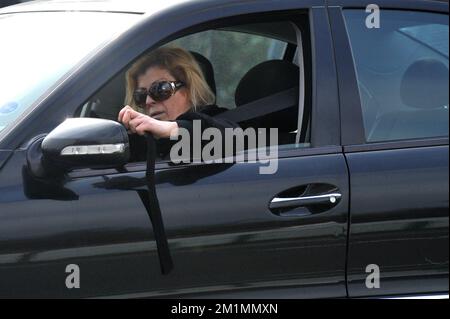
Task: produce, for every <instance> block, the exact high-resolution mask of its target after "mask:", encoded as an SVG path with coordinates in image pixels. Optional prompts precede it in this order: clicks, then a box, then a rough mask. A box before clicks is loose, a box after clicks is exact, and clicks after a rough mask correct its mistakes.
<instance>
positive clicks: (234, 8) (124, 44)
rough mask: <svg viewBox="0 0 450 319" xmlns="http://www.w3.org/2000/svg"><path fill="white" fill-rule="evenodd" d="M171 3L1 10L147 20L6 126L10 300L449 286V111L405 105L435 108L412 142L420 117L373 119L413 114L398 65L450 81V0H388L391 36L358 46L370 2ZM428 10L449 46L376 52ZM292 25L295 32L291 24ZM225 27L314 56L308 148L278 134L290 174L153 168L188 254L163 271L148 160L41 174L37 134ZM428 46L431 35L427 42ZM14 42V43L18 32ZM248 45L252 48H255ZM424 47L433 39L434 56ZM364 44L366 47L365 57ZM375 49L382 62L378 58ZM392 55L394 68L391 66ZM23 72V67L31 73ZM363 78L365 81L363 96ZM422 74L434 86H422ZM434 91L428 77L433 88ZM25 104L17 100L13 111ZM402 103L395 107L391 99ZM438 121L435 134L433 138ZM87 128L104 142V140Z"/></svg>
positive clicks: (395, 292)
mask: <svg viewBox="0 0 450 319" xmlns="http://www.w3.org/2000/svg"><path fill="white" fill-rule="evenodd" d="M175 2H176V3H174V5H173V6H168V7H167V8H165V9H160V8H154V5H153V6H149V5H147V6H149V7H150V8H149V9H148V10H147V9H146V5H145V4H144V5H143V6H142V7H140V6H137V7H133V6H132V5H131V4H128V5H127V4H124V3H122V4H120V3H118V2H117V3H116V2H114V1H112V2H110V1H105V2H99V1H92V2H90V1H86V2H82V3H79V4H73V3H70V2H65V1H54V2H52V1H40V2H37V3H29V4H22V5H20V6H12V7H8V8H5V9H3V10H0V21H1V20H2V19H1V18H2V17H7V16H20V15H24V16H25V15H30V14H34V15H35V16H37V15H39V14H44V12H45V14H55V15H56V14H59V15H61V14H64V13H66V14H70V13H69V12H72V13H73V12H79V13H89V12H90V13H91V14H103V15H105V14H106V15H107V14H110V15H117V16H119V15H129V16H133V17H134V16H135V17H136V20H139V21H138V22H137V23H134V24H132V25H131V26H129V27H126V28H125V27H124V28H123V30H122V31H121V32H120V33H119V34H118V35H117V36H116V37H114V38H112V39H109V40H108V41H105V42H102V43H98V44H99V45H100V44H101V46H99V47H97V48H96V49H95V50H91V51H89V54H87V55H85V56H83V57H82V58H80V59H79V60H78V62H77V63H75V64H74V65H73V67H71V68H70V69H68V70H67V72H66V73H64V74H62V75H61V77H59V78H58V79H57V80H55V81H54V82H52V84H51V85H50V86H49V87H48V88H46V90H44V92H42V94H41V95H39V96H38V97H37V98H36V99H35V100H33V102H32V103H30V105H29V107H27V108H26V110H25V111H23V113H22V114H21V115H20V116H17V118H14V121H11V122H10V123H6V124H5V125H3V126H4V128H3V130H2V131H0V297H3V298H14V297H44V298H47V297H68V298H72V297H185V296H190V297H192V296H193V297H211V296H212V297H219V298H221V297H238V298H239V297H242V298H245V297H252V298H265V297H270V298H317V297H368V296H379V297H380V296H393V297H395V296H405V295H406V296H409V295H414V296H417V295H429V294H431V295H433V294H448V267H449V265H448V252H449V249H448V243H449V239H448V231H449V228H448V225H449V220H448V217H449V213H448V206H449V204H448V203H449V200H448V196H449V195H448V194H449V192H448V182H449V176H448V118H447V121H446V122H445V121H444V120H443V123H442V124H435V123H436V120H435V119H442V118H443V117H442V116H437V117H436V116H435V115H434V113H433V114H431V113H430V111H429V109H427V110H426V111H422V110H420V112H422V113H420V114H416V113H417V112H419V111H417V112H416V109H414V110H411V111H409V109H408V116H409V117H412V118H414V119H412V120H411V121H412V122H409V123H416V122H414V121H416V118H421V119H425V120H424V121H425V124H423V125H422V124H420V125H422V126H423V130H421V131H420V130H419V131H417V130H413V131H414V132H413V133H411V135H405V136H404V137H403V136H402V135H401V134H403V132H406V131H407V130H404V129H403V128H399V133H398V134H400V136H398V134H397V133H395V134H394V133H392V132H393V131H392V130H395V129H396V127H398V126H396V125H397V124H392V123H391V122H389V123H390V124H389V125H391V126H389V127H390V128H389V130H390V131H389V132H391V133H392V134H393V137H392V138H391V137H390V136H383V137H379V136H377V127H383V130H382V133H383V134H385V133H386V132H388V129H386V128H385V125H387V124H385V122H386V121H387V120H386V121H385V120H383V119H386V118H388V117H389V116H391V115H389V114H397V113H398V114H400V115H398V114H397V115H398V116H399V117H400V118H402V116H403V114H404V113H401V112H403V111H401V110H400V111H398V112H397V111H396V106H395V105H396V103H397V104H399V103H400V102H397V100H396V98H397V96H396V93H392V92H390V91H389V90H387V89H386V88H385V87H384V86H383V85H384V83H388V84H389V87H391V88H396V87H397V86H398V85H397V84H396V83H397V82H395V81H394V80H392V79H394V77H395V76H397V73H398V74H406V70H408V69H409V67H410V66H411V65H413V64H414V63H416V62H417V61H419V62H417V63H421V61H422V59H423V58H424V56H425V57H426V58H429V59H434V60H433V61H435V60H437V61H438V62H439V61H441V62H442V61H443V62H442V63H444V65H446V67H447V71H446V72H447V83H448V2H446V1H426V0H410V1H403V0H402V1H400V0H395V1H394V0H391V1H385V0H378V1H377V4H378V5H379V7H380V8H381V28H380V30H379V31H376V30H374V32H379V33H377V34H376V35H374V38H373V39H371V40H370V41H372V40H373V41H372V42H370V43H374V47H373V48H368V47H367V45H366V44H361V45H354V43H357V41H363V40H362V39H364V35H361V34H358V32H359V31H358V30H359V29H358V27H355V28H354V30H355V31H354V32H353V31H352V30H353V29H352V26H353V25H357V24H358V23H359V22H358V21H360V23H361V29H363V28H365V26H364V18H361V17H366V16H367V15H368V14H370V12H369V13H367V12H366V11H365V10H366V7H367V5H368V4H369V2H367V1H362V0H348V1H346V0H329V1H324V0H304V1H292V0H258V1H228V0H210V1H187V2H184V1H175ZM31 12H33V13H31ZM99 12H102V13H99ZM108 12H110V13H108ZM144 12H146V13H145V14H144V15H143V13H144ZM402 14H403V15H407V16H408V17H407V18H405V21H406V22H404V25H402V26H401V28H400V29H398V28H397V26H395V25H394V21H403V20H402V19H398V17H397V16H396V15H400V16H401V17H403V16H402ZM414 14H418V15H419V16H418V17H420V18H422V14H425V16H424V17H425V18H424V20H426V23H425V22H424V24H423V25H434V24H435V23H434V22H429V21H428V20H427V19H431V20H432V19H434V17H436V19H437V20H439V21H441V20H443V21H444V22H439V23H440V25H444V26H445V21H447V42H446V43H445V41H444V43H439V45H440V46H442V45H443V46H444V49H445V45H446V48H447V52H442V51H439V50H438V49H437V48H436V46H437V45H436V44H435V43H436V41H437V40H436V41H435V42H433V43H431V44H430V43H428V42H426V43H422V42H420V41H419V40H420V39H421V38H414V41H415V42H414V43H415V44H414V48H413V47H412V46H411V48H409V47H408V51H407V52H404V53H402V52H401V46H400V49H399V48H397V47H395V49H392V52H393V54H397V53H396V52H400V53H398V57H397V56H396V57H397V60H396V59H394V58H392V57H390V56H385V57H380V56H379V53H377V54H378V55H377V54H372V55H371V52H372V53H373V52H375V51H376V52H379V50H378V51H377V50H376V49H375V48H376V47H380V46H384V45H386V46H387V47H388V46H389V43H390V42H388V41H387V40H386V39H391V38H389V37H392V36H394V35H396V36H398V35H399V34H400V33H402V38H401V40H402V41H404V42H399V41H398V40H393V41H392V43H402V45H403V43H404V45H405V47H406V46H407V45H409V43H410V42H406V41H407V40H406V38H408V39H410V38H412V37H415V36H417V34H418V33H417V32H416V33H414V34H413V35H412V33H413V31H411V28H414V27H416V24H414V23H413V22H411V21H416V20H414V19H416V16H415V15H414ZM391 15H392V19H391ZM411 15H412V16H411ZM26 17H29V16H26ZM383 19H386V20H383ZM417 19H418V18H417ZM445 19H447V20H445ZM81 21H82V20H80V22H81ZM355 21H356V22H355ZM291 22H294V23H295V24H296V26H297V28H293V30H294V31H289V32H284V31H283V30H284V29H283V28H284V26H285V25H288V24H289V23H291ZM279 23H284V24H282V25H281V24H279ZM383 23H385V24H383ZM436 23H437V22H436ZM410 25H411V26H410ZM267 26H273V27H267ZM388 26H389V27H388ZM0 27H1V26H0ZM383 27H385V28H386V29H383ZM389 28H392V29H393V30H394V29H395V28H397V29H395V30H396V31H395V32H394V33H392V34H389V35H388V36H389V37H386V38H384V34H382V32H384V31H383V30H388V29H389ZM408 28H410V29H408ZM216 29H220V30H221V32H228V31H229V32H231V31H232V32H238V33H239V32H240V33H244V34H250V35H252V34H254V35H258V36H263V37H267V38H271V37H273V38H276V39H277V40H279V41H281V42H283V43H284V50H283V52H282V55H281V56H280V58H281V59H283V60H287V61H290V62H293V61H295V60H296V59H298V58H299V56H300V57H303V62H304V65H303V68H302V67H301V68H300V69H301V70H303V71H302V72H301V73H302V75H301V79H302V80H303V82H302V81H301V83H302V85H304V86H303V88H304V92H305V93H304V94H303V98H304V100H303V102H304V105H305V106H304V112H303V116H304V117H303V121H299V122H301V127H297V129H299V130H300V131H302V130H303V129H304V128H305V131H304V133H305V134H304V136H303V138H302V142H304V143H303V144H304V145H303V147H298V145H297V146H293V145H294V144H295V143H290V144H289V143H288V144H287V146H286V145H284V146H285V147H280V149H279V154H278V170H277V172H276V173H275V174H272V175H261V174H259V167H260V166H259V165H258V164H257V163H244V162H238V163H233V164H226V163H224V164H202V163H193V164H184V165H177V166H173V165H170V163H167V162H159V163H157V164H156V175H155V178H156V190H157V193H158V199H159V203H160V206H161V211H162V215H163V219H164V225H165V232H166V234H167V238H168V242H169V248H170V253H171V255H172V258H173V264H174V268H173V270H172V271H171V272H169V274H162V273H161V270H160V263H159V257H158V251H157V248H158V247H157V245H156V242H155V235H154V233H155V232H154V230H153V228H152V224H151V222H150V220H149V218H148V215H147V211H146V208H145V206H144V204H143V202H142V200H141V197H140V196H139V194H140V192H142V191H144V192H145V191H146V189H147V185H146V183H145V172H146V163H145V162H142V161H137V162H132V163H126V164H125V165H123V166H121V167H120V168H111V167H104V168H99V167H90V166H89V164H84V165H81V166H82V167H77V168H76V169H72V170H66V171H64V172H57V173H55V174H54V175H53V176H48V175H46V174H43V175H42V176H40V177H39V176H37V175H39V174H34V175H33V172H35V170H34V169H33V163H34V156H39V154H40V147H39V145H40V144H36V141H39V140H42V138H43V137H45V136H46V135H47V134H49V133H50V132H52V131H53V130H54V129H55V128H56V127H58V125H60V124H61V123H63V122H64V121H65V119H66V118H68V117H83V114H85V113H86V112H85V111H86V107H87V105H89V106H92V107H95V103H94V104H92V103H93V101H96V100H97V99H100V100H102V97H101V95H102V92H108V94H107V96H108V97H112V96H113V95H114V94H113V90H110V91H108V89H110V85H113V84H112V83H113V82H114V80H115V79H116V78H123V72H124V70H126V68H127V67H128V66H129V65H130V63H131V62H133V61H134V60H135V59H136V58H138V57H139V56H141V55H142V54H143V53H144V52H146V51H148V50H149V49H152V48H155V47H157V46H159V45H161V44H164V43H167V42H169V41H173V40H176V39H178V38H181V37H185V36H188V35H190V34H195V33H199V32H203V31H205V30H216ZM93 30H94V29H93ZM389 30H390V29H389ZM412 30H415V29H412ZM424 30H428V29H426V28H424ZM444 31H445V28H444ZM0 32H4V31H3V30H2V31H0ZM11 32H13V31H11ZM364 32H366V30H365V29H364ZM367 32H368V31H367ZM386 32H387V31H386ZM423 32H425V31H423ZM403 33H405V34H407V35H408V37H406V36H404V37H403ZM0 34H1V33H0ZM299 35H301V38H300V40H299V37H298V36H299ZM417 37H418V36H417ZM0 38H1V37H0ZM353 41H356V42H353ZM377 41H378V42H377ZM396 41H397V42H396ZM300 42H301V43H302V45H303V51H302V52H301V54H299V52H298V44H299V43H300ZM416 42H417V43H419V42H420V44H417V47H416ZM441 42H442V41H441ZM1 45H2V51H3V48H4V45H6V43H2V44H1ZM246 45H248V46H250V45H251V43H250V42H249V43H247V44H246ZM430 47H431V49H430ZM5 48H6V47H5ZM12 50H14V48H12ZM242 50H243V51H242V52H244V53H245V52H246V51H245V47H243V48H242ZM420 50H422V51H423V52H425V51H424V50H430V52H428V51H426V53H423V54H422V53H420V52H422V51H420ZM388 51H389V48H388V49H385V51H381V52H388ZM32 52H33V51H32V50H31V51H30V59H33V56H34V54H33V53H32ZM389 52H391V51H389ZM418 52H419V53H418ZM414 54H416V55H417V56H416V55H414ZM365 56H366V57H367V56H368V57H370V58H367V59H366V60H364V57H365ZM0 57H1V58H2V59H3V55H1V54H0ZM378 58H379V59H380V60H382V61H380V62H379V63H378V62H377V61H378V60H377V59H378ZM391 58H392V61H393V62H392V63H391V65H389V63H387V62H386V61H389V59H391ZM223 59H226V57H225V58H223ZM235 61H236V60H235ZM360 61H362V62H361V63H360ZM373 61H375V62H373ZM408 61H409V62H408ZM445 61H446V62H445ZM35 62H36V63H39V61H35ZM372 62H373V64H371V63H372ZM438 62H436V63H438ZM11 63H12V62H11ZM382 63H384V64H382ZM386 63H387V64H386ZM213 64H214V63H213ZM230 64H231V63H230ZM386 65H387V66H386ZM300 66H302V65H301V63H300ZM377 68H379V69H377ZM230 69H231V67H230ZM380 70H382V71H380ZM21 72H22V73H23V74H24V75H25V76H26V74H27V73H26V70H23V71H21ZM230 72H231V71H230ZM216 76H217V73H216ZM372 79H376V80H373V82H371V81H372ZM279 80H280V81H283V77H280V78H279ZM401 81H402V83H404V82H403V81H406V80H405V79H404V78H403V79H402V80H401ZM436 81H438V80H436ZM439 81H440V82H442V81H444V82H445V79H444V80H442V79H440V80H439ZM361 82H364V83H365V86H366V87H367V92H368V93H367V94H363V91H361V86H360V84H361ZM17 85H20V82H18V83H17ZM405 85H406V84H405ZM411 85H416V87H418V88H419V89H418V90H417V89H416V90H415V91H421V90H420V87H421V86H422V85H423V84H420V85H417V84H411ZM437 86H439V85H437V84H436V83H432V87H431V88H430V90H431V89H433V88H435V87H437ZM427 88H428V86H427ZM105 90H106V91H105ZM392 90H393V91H394V89H392ZM99 92H100V93H99ZM383 92H384V93H383ZM440 93H441V92H440V91H439V94H440ZM408 94H409V93H408ZM420 94H421V95H420ZM420 94H419V93H418V95H419V96H418V97H417V98H416V99H415V100H416V101H417V100H425V102H426V101H427V98H424V97H423V95H424V94H425V95H426V94H428V93H427V92H425V93H424V92H422V93H420ZM430 94H431V93H430ZM389 95H392V96H394V95H395V98H392V106H389V105H387V104H386V103H383V100H382V99H383V97H385V96H389ZM301 96H302V95H301ZM401 96H403V95H401ZM103 98H104V97H103ZM119 101H120V103H121V100H120V99H119ZM2 103H5V101H2V100H0V111H1V109H2V106H1V104H2ZM370 103H372V104H370ZM439 103H440V104H439V105H437V106H434V105H433V106H432V107H431V108H432V109H433V112H434V110H435V109H439V112H440V113H439V114H447V116H448V92H447V101H439ZM445 103H446V105H445ZM405 104H406V103H405ZM441 104H442V105H441ZM365 105H366V106H367V105H377V106H376V107H374V108H376V109H377V110H378V112H379V114H376V115H374V116H373V123H370V125H371V127H372V128H374V129H373V131H374V132H375V133H373V132H372V133H371V135H370V137H371V138H372V139H370V138H368V136H369V135H367V134H366V133H367V131H366V130H365V129H367V127H368V126H367V125H369V124H368V121H366V119H367V118H369V120H370V119H372V117H370V116H371V115H370V116H369V115H367V114H369V113H370V110H372V108H369V111H367V109H365V108H364V107H365ZM402 105H403V104H402ZM15 107H16V104H8V105H7V106H3V110H6V111H5V112H9V111H10V110H11V109H14V108H15ZM80 107H81V111H80ZM389 107H391V108H392V110H388V111H386V112H385V108H389ZM431 108H430V109H431ZM441 108H442V109H443V110H441ZM445 110H446V111H445ZM367 112H369V113H367ZM399 112H400V113H399ZM445 112H447V113H445ZM96 114H97V115H98V114H100V116H96V117H103V118H108V116H102V115H101V113H99V112H97V113H96ZM386 114H388V115H386ZM397 115H396V116H397ZM86 117H89V116H88V115H86ZM110 119H114V117H113V116H111V117H110ZM395 119H396V120H397V118H395ZM426 119H429V120H428V122H427V120H426ZM0 120H1V118H0ZM383 121H385V122H383ZM389 121H391V120H390V117H389ZM395 123H397V122H395ZM421 123H422V122H421ZM1 124H2V123H0V126H1ZM411 125H413V127H415V126H414V125H419V124H417V123H416V124H411ZM422 126H421V127H422ZM280 127H281V125H280ZM409 127H410V126H408V128H409ZM430 130H432V131H433V132H434V130H436V131H437V133H433V132H432V133H428V132H430ZM422 131H423V132H425V133H423V134H422V133H421V132H422ZM442 132H443V133H442ZM405 134H406V133H405ZM394 135H395V136H394ZM84 138H91V139H93V140H95V137H94V136H85V137H84ZM98 143H100V144H101V142H98ZM36 154H37V155H36ZM330 192H334V193H336V192H338V193H339V195H340V196H341V197H340V199H339V200H338V201H337V202H336V203H335V205H331V206H325V207H323V206H320V205H319V206H317V207H316V206H308V205H306V206H304V207H298V206H295V207H290V208H288V209H286V210H281V211H280V210H273V209H272V210H271V209H270V203H271V201H272V200H273V198H274V197H276V196H278V195H282V194H290V195H292V194H293V193H298V194H303V196H318V195H321V194H329V193H330ZM73 264H75V265H77V266H78V267H79V269H80V278H81V282H80V283H81V284H80V287H79V288H75V289H69V288H68V287H67V286H66V278H67V276H68V275H69V274H68V273H67V272H66V270H67V267H68V265H73ZM370 265H376V266H377V267H378V268H379V272H380V286H379V287H368V286H367V278H368V276H369V275H371V272H370V269H371V268H370V267H369V266H370ZM368 267H369V268H368Z"/></svg>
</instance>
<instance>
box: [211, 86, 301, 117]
mask: <svg viewBox="0 0 450 319" xmlns="http://www.w3.org/2000/svg"><path fill="white" fill-rule="evenodd" d="M297 104H298V88H296V87H293V88H291V89H288V90H285V91H281V92H279V93H276V94H273V95H270V96H268V97H264V98H262V99H259V100H256V101H252V102H250V103H247V104H243V105H241V106H238V107H237V108H235V109H232V110H229V111H226V112H223V113H220V114H219V115H216V116H215V117H217V118H223V119H227V120H230V121H233V122H237V123H239V122H244V121H247V120H250V119H254V118H257V117H261V116H264V115H268V114H270V113H274V112H278V111H282V110H284V109H288V108H290V107H293V106H296V105H297Z"/></svg>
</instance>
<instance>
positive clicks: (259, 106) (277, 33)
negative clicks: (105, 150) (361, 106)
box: [75, 21, 311, 162]
mask: <svg viewBox="0 0 450 319" xmlns="http://www.w3.org/2000/svg"><path fill="white" fill-rule="evenodd" d="M219 30H220V31H221V32H234V33H241V34H247V35H255V36H258V37H265V38H268V39H275V40H277V41H282V42H283V44H284V48H283V52H282V54H281V56H280V57H279V58H277V59H273V58H271V57H268V58H267V59H266V60H265V61H263V62H261V63H258V64H257V65H255V66H252V67H250V68H249V69H248V70H246V73H245V74H244V76H242V78H240V79H239V81H237V83H238V84H237V87H236V89H235V92H234V97H233V100H234V104H235V105H233V106H231V107H229V106H228V109H229V111H227V112H225V114H221V115H220V116H223V117H226V118H229V119H232V120H234V121H236V122H238V123H239V125H240V126H241V127H242V128H243V129H246V128H248V127H253V128H266V129H267V131H269V130H268V129H269V128H278V136H279V142H278V144H279V145H280V146H282V145H295V146H296V147H307V146H309V144H308V142H309V137H308V133H309V130H308V126H309V123H310V121H309V118H310V114H311V111H310V110H311V97H310V95H311V93H310V91H311V90H310V83H306V82H310V78H311V74H310V63H309V61H307V60H308V59H309V58H310V53H309V52H308V50H310V49H309V48H310V44H309V34H308V35H307V36H304V34H305V33H308V32H309V31H308V30H304V29H303V30H301V29H300V28H296V25H294V24H293V23H291V22H290V21H282V22H263V23H252V24H245V25H238V26H233V27H225V28H221V29H219ZM305 31H307V32H305ZM299 33H301V34H299ZM302 35H303V40H302ZM298 39H300V41H302V46H300V48H303V50H302V51H303V52H306V54H303V52H302V53H301V54H299V52H298V47H299V46H298V41H299V40H298ZM168 44H169V45H171V44H175V45H177V43H176V41H175V42H170V43H168ZM185 49H187V50H189V51H190V53H191V54H192V55H193V56H194V58H195V59H196V60H197V62H198V64H199V66H200V68H201V69H202V71H203V74H204V77H205V79H206V81H207V83H208V84H209V86H210V88H211V90H212V91H213V92H214V93H215V94H217V92H218V90H219V89H220V87H218V84H217V82H216V77H217V73H216V72H217V71H216V70H215V65H214V64H213V63H212V62H211V60H210V59H208V58H207V57H206V56H205V54H202V53H203V52H196V51H193V50H190V48H186V47H185ZM239 49H242V54H243V55H244V54H246V50H247V48H245V47H242V48H239ZM300 59H302V60H301V61H300ZM303 59H305V61H303ZM302 65H305V66H304V68H305V70H301V69H300V66H302ZM125 72H126V70H124V71H123V72H121V73H119V74H117V75H116V76H115V77H114V78H113V79H112V80H111V81H110V82H109V83H107V85H106V86H104V87H103V88H102V89H101V90H100V91H98V92H97V93H96V94H95V95H94V96H93V97H92V98H90V99H89V100H88V101H87V102H86V103H85V104H84V105H82V106H81V107H80V108H79V109H78V110H77V113H76V114H75V117H93V118H104V119H110V120H117V115H118V113H119V111H120V109H121V108H122V107H123V106H124V100H125ZM300 85H304V89H303V90H299V88H300ZM300 92H304V93H300ZM300 95H304V96H300ZM299 102H300V104H299ZM278 104H279V105H278ZM299 105H301V106H302V110H301V111H300V112H301V117H300V118H299ZM219 106H220V105H219ZM227 113H228V114H227ZM299 123H300V125H299ZM299 126H300V130H299V129H298V128H299ZM130 143H131V144H132V145H131V148H132V149H133V147H134V148H139V149H141V148H145V143H143V142H142V141H141V142H136V141H135V139H130ZM133 144H139V145H138V146H137V145H133ZM133 154H134V153H133V151H132V158H131V162H133V161H141V160H142V159H143V158H142V154H145V151H144V150H142V151H141V152H140V154H141V155H138V154H134V155H133Z"/></svg>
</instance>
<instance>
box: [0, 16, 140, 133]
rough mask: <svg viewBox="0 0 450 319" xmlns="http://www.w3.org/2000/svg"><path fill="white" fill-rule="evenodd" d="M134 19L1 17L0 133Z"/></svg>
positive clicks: (106, 17)
mask: <svg viewBox="0 0 450 319" xmlns="http://www.w3.org/2000/svg"><path fill="white" fill-rule="evenodd" d="M137 20H139V19H137V18H136V15H134V14H113V13H92V12H90V13H89V12H84V13H83V12H47V13H46V12H39V13H38V14H37V13H19V14H4V15H0V43H2V49H1V53H0V57H1V58H0V70H1V72H0V87H1V90H0V131H1V130H2V129H4V128H5V127H6V126H8V125H9V124H11V123H13V122H14V121H15V120H16V119H17V118H18V117H19V116H20V115H21V114H22V113H24V112H25V111H26V110H27V109H28V108H29V107H30V106H31V105H32V104H33V103H34V102H35V101H36V100H37V99H38V98H39V97H40V96H41V95H43V94H44V93H45V92H46V91H47V90H49V89H50V88H51V87H52V86H53V85H54V84H55V83H56V82H57V81H58V80H59V79H60V78H61V77H62V76H63V75H64V74H66V73H67V72H68V71H69V70H71V69H72V68H73V67H74V66H75V65H76V64H77V63H79V62H80V61H81V60H82V59H83V58H84V57H85V56H86V55H87V54H89V52H91V51H93V50H94V49H95V48H97V47H99V46H101V45H104V44H105V43H106V42H107V41H108V40H109V39H111V38H112V37H114V35H115V34H117V33H118V32H121V31H123V30H126V29H127V28H129V27H130V26H131V25H132V24H134V23H136V21H137ZM30 26H32V27H30ZM94 26H95V27H94Z"/></svg>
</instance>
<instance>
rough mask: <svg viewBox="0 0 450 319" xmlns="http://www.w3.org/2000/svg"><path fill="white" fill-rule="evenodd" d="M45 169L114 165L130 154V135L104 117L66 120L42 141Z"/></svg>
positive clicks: (59, 169) (106, 166) (119, 165)
mask: <svg viewBox="0 0 450 319" xmlns="http://www.w3.org/2000/svg"><path fill="white" fill-rule="evenodd" d="M41 151H42V158H41V162H42V165H43V166H44V169H45V171H49V170H56V171H64V172H65V171H70V170H72V169H77V168H114V167H121V166H123V165H124V164H126V163H127V162H128V160H129V157H130V144H129V141H128V134H127V131H126V129H125V127H123V126H122V125H121V124H119V123H117V122H114V121H111V120H104V119H93V118H72V119H67V120H65V121H64V122H63V123H61V124H60V125H59V126H58V127H56V128H55V129H54V130H53V131H51V132H50V133H49V134H48V135H47V136H46V137H45V138H44V139H43V140H42V144H41Z"/></svg>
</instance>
